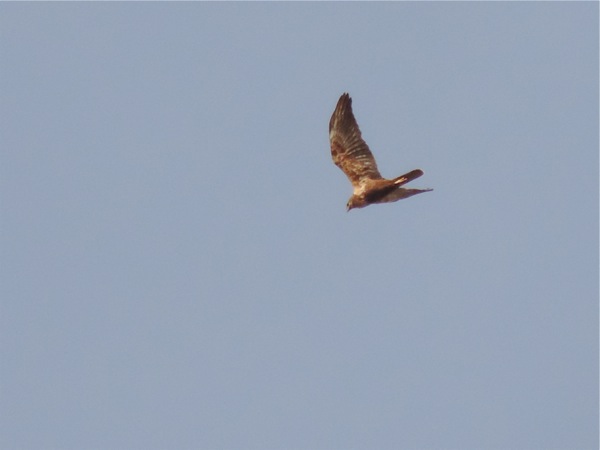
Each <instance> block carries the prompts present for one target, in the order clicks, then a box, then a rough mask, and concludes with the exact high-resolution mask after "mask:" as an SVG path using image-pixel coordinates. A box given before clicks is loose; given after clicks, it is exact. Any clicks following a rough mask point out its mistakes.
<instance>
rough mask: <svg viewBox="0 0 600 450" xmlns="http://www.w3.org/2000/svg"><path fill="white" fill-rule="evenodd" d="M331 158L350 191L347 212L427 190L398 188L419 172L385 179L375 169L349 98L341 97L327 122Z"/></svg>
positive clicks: (426, 190)
mask: <svg viewBox="0 0 600 450" xmlns="http://www.w3.org/2000/svg"><path fill="white" fill-rule="evenodd" d="M329 142H330V144H331V157H332V158H333V162H334V163H335V165H336V166H338V167H339V168H340V169H342V171H343V172H344V173H345V174H346V176H347V177H348V179H349V180H350V183H352V187H353V189H354V192H353V194H352V196H351V197H350V199H349V200H348V203H347V205H346V206H347V208H348V210H350V209H352V208H364V207H365V206H368V205H370V204H372V203H388V202H395V201H398V200H401V199H403V198H407V197H411V196H413V195H416V194H420V193H422V192H428V191H431V189H405V188H403V187H401V186H402V185H404V184H406V183H408V182H409V181H412V180H414V179H415V178H419V177H420V176H421V175H423V171H422V170H420V169H415V170H412V171H410V172H408V173H406V174H404V175H402V176H399V177H397V178H394V179H391V180H388V179H386V178H383V177H382V176H381V174H380V173H379V170H378V169H377V163H376V162H375V158H374V157H373V154H372V153H371V151H370V150H369V147H368V146H367V143H366V142H365V141H364V140H363V139H362V136H361V133H360V129H359V128H358V123H357V122H356V119H355V118H354V114H353V113H352V99H351V98H350V96H349V95H348V94H343V95H342V96H341V97H340V99H339V100H338V103H337V106H336V107H335V110H334V111H333V114H332V116H331V120H330V121H329Z"/></svg>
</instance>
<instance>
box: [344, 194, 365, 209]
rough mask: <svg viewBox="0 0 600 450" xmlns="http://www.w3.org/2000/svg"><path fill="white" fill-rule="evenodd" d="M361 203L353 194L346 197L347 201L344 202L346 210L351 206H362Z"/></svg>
mask: <svg viewBox="0 0 600 450" xmlns="http://www.w3.org/2000/svg"><path fill="white" fill-rule="evenodd" d="M362 206H363V205H362V203H361V202H360V201H359V199H358V198H357V197H355V196H354V195H353V196H352V197H350V198H349V199H348V203H346V212H348V211H350V210H351V209H353V208H362Z"/></svg>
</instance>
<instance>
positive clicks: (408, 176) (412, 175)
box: [392, 169, 423, 186]
mask: <svg viewBox="0 0 600 450" xmlns="http://www.w3.org/2000/svg"><path fill="white" fill-rule="evenodd" d="M421 175H423V171H422V170H421V169H415V170H411V171H410V172H408V173H405V174H404V175H401V176H399V177H398V178H394V179H393V180H392V181H393V182H394V184H395V185H396V186H402V185H404V184H406V183H408V182H409V181H412V180H415V179H417V178H419V177H420V176H421Z"/></svg>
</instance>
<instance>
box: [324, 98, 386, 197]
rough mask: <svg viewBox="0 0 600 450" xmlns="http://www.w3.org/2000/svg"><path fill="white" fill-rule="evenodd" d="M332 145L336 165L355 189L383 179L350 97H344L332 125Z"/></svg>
mask: <svg viewBox="0 0 600 450" xmlns="http://www.w3.org/2000/svg"><path fill="white" fill-rule="evenodd" d="M329 142H330V144H331V157H332V158H333V162H334V163H335V165H336V166H338V167H339V168H340V169H342V171H343V172H344V173H345V174H346V176H347V177H348V179H349V180H350V182H351V183H352V186H354V187H357V186H360V185H361V183H362V182H363V181H364V180H367V179H372V180H379V179H381V178H382V177H381V174H380V173H379V170H377V163H376V162H375V158H374V157H373V154H372V153H371V150H369V147H368V146H367V143H366V142H365V141H364V140H363V139H362V137H361V134H360V129H359V128H358V124H357V123H356V119H355V118H354V114H352V99H351V98H350V96H349V95H348V94H343V95H342V96H341V97H340V99H339V100H338V103H337V106H336V107H335V111H333V114H332V116H331V120H330V121H329Z"/></svg>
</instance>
